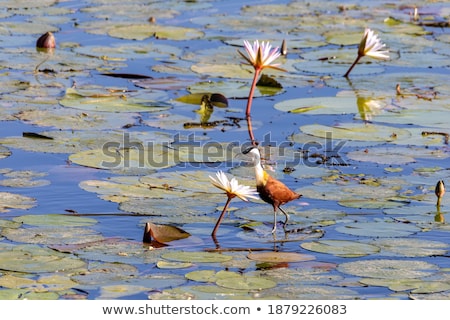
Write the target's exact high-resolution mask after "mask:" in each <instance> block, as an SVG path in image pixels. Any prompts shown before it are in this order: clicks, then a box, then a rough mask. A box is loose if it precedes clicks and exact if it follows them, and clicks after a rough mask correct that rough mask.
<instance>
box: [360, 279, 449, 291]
mask: <svg viewBox="0 0 450 320" xmlns="http://www.w3.org/2000/svg"><path fill="white" fill-rule="evenodd" d="M359 282H361V283H362V284H365V285H368V286H382V287H388V288H389V289H390V290H392V291H410V292H411V293H436V292H443V291H447V290H450V284H449V283H446V282H443V281H433V280H428V281H427V280H418V279H403V278H401V279H372V278H365V279H361V280H359Z"/></svg>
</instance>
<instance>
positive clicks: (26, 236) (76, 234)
mask: <svg viewBox="0 0 450 320" xmlns="http://www.w3.org/2000/svg"><path fill="white" fill-rule="evenodd" d="M0 234H1V235H3V236H4V237H6V238H7V239H9V240H11V241H15V242H23V243H39V244H47V245H54V244H73V243H83V242H86V241H98V240H101V239H103V237H102V236H101V235H100V234H99V233H98V232H96V231H94V230H91V229H86V228H78V227H64V228H61V227H58V226H53V227H48V226H44V227H31V228H17V229H10V228H4V229H3V230H2V231H1V232H0Z"/></svg>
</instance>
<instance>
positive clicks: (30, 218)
mask: <svg viewBox="0 0 450 320" xmlns="http://www.w3.org/2000/svg"><path fill="white" fill-rule="evenodd" d="M13 221H16V222H19V223H24V224H28V225H32V226H60V227H88V226H92V225H94V224H96V223H97V220H95V219H92V218H86V217H79V216H73V215H68V214H43V215H33V214H30V215H23V216H19V217H16V218H13Z"/></svg>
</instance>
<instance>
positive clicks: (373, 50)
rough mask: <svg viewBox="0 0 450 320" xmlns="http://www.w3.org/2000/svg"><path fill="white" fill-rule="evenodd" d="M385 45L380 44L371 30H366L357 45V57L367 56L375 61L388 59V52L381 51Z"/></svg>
mask: <svg viewBox="0 0 450 320" xmlns="http://www.w3.org/2000/svg"><path fill="white" fill-rule="evenodd" d="M385 46H386V45H385V44H384V43H382V42H381V40H380V39H379V38H378V35H376V34H375V33H374V32H373V31H372V30H371V29H369V28H366V30H365V31H364V36H363V38H362V40H361V42H360V44H359V48H358V55H360V56H369V57H372V58H375V59H389V55H388V53H389V51H388V50H381V49H383V48H384V47H385Z"/></svg>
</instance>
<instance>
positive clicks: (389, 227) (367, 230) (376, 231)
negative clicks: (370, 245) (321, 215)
mask: <svg viewBox="0 0 450 320" xmlns="http://www.w3.org/2000/svg"><path fill="white" fill-rule="evenodd" d="M420 230H421V229H420V228H419V227H416V226H415V225H411V224H406V223H398V222H392V221H391V222H387V221H378V222H356V223H348V224H345V225H343V226H340V227H337V228H336V231H339V232H342V233H345V234H351V235H355V236H363V237H405V236H409V235H411V234H414V233H416V232H419V231H420Z"/></svg>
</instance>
